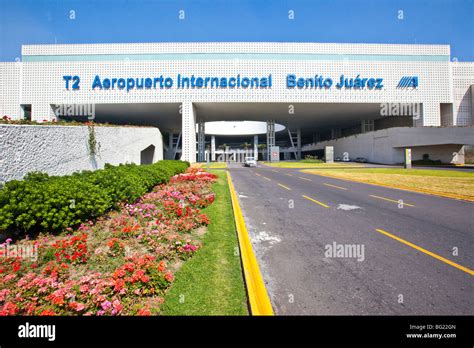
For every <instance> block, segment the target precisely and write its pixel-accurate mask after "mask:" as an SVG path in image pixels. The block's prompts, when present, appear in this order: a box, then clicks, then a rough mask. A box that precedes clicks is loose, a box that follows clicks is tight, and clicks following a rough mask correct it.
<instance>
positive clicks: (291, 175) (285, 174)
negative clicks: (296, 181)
mask: <svg viewBox="0 0 474 348" xmlns="http://www.w3.org/2000/svg"><path fill="white" fill-rule="evenodd" d="M285 175H288V176H293V174H288V173H285Z"/></svg>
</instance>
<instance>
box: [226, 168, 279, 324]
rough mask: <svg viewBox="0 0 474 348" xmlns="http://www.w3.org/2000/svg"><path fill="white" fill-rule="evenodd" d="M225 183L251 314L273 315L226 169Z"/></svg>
mask: <svg viewBox="0 0 474 348" xmlns="http://www.w3.org/2000/svg"><path fill="white" fill-rule="evenodd" d="M227 183H228V185H229V191H230V197H231V201H232V208H233V211H234V218H235V227H236V228H237V236H238V240H239V248H240V257H241V261H242V267H243V269H244V278H245V284H246V287H247V295H248V298H249V303H250V312H251V314H252V315H274V314H273V309H272V305H271V303H270V298H269V296H268V293H267V289H266V287H265V283H264V281H263V278H262V274H261V273H260V267H259V266H258V262H257V259H256V257H255V253H254V252H253V248H252V244H251V242H250V237H249V234H248V231H247V227H246V226H245V221H244V217H243V215H242V210H241V208H240V205H239V200H238V198H237V194H236V193H235V189H234V185H233V183H232V178H231V175H230V173H229V172H228V171H227Z"/></svg>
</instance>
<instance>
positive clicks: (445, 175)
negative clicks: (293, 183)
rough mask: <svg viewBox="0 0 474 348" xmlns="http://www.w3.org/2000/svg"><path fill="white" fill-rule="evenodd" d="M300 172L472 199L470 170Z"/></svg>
mask: <svg viewBox="0 0 474 348" xmlns="http://www.w3.org/2000/svg"><path fill="white" fill-rule="evenodd" d="M302 172H304V173H308V174H316V175H323V176H330V177H334V178H339V179H345V180H354V181H359V182H364V183H368V184H375V185H383V186H392V187H395V188H401V189H408V190H413V191H420V192H421V191H430V192H431V193H433V194H436V193H438V194H440V195H443V194H445V195H453V196H459V198H461V199H463V198H465V199H469V200H472V199H474V173H471V172H460V171H454V170H430V169H410V170H406V169H400V168H360V169H341V170H317V169H307V170H303V171H302Z"/></svg>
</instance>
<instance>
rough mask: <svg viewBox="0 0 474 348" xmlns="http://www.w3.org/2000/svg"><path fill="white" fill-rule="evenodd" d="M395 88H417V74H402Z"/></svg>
mask: <svg viewBox="0 0 474 348" xmlns="http://www.w3.org/2000/svg"><path fill="white" fill-rule="evenodd" d="M397 88H418V76H403V77H402V78H401V79H400V81H399V82H398V85H397Z"/></svg>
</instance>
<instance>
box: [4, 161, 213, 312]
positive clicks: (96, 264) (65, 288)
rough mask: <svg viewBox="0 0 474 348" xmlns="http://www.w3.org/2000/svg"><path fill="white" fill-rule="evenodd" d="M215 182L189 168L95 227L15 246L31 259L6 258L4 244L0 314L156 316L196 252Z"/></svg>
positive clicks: (26, 240) (86, 227)
mask: <svg viewBox="0 0 474 348" xmlns="http://www.w3.org/2000/svg"><path fill="white" fill-rule="evenodd" d="M214 181H215V176H214V175H212V174H209V173H205V172H202V171H199V170H198V169H192V168H189V169H188V171H187V172H186V173H184V174H178V175H175V176H173V177H172V178H171V180H170V181H169V183H167V184H161V185H158V186H156V187H155V188H154V189H153V191H152V192H150V193H147V194H145V195H143V196H142V197H141V198H140V199H138V200H137V201H136V202H135V203H133V204H126V203H123V204H121V205H120V207H119V209H118V210H117V211H113V212H111V213H109V214H108V215H107V216H104V217H102V218H99V219H98V220H97V221H96V222H95V223H94V222H92V221H90V222H88V223H84V224H81V225H80V226H79V228H77V229H76V230H73V229H71V228H68V233H67V234H62V235H59V236H52V235H50V234H40V235H39V236H38V238H36V239H35V240H29V239H23V240H21V241H18V242H16V243H15V247H16V248H17V250H20V249H21V248H22V247H26V246H29V247H34V248H36V250H37V259H34V258H22V257H18V256H17V257H15V256H12V255H6V253H5V250H6V249H5V247H6V245H5V243H4V244H3V245H1V247H2V249H0V284H1V285H0V315H99V316H100V315H150V314H158V313H159V308H160V305H161V304H162V303H163V295H164V293H165V292H166V291H167V289H168V288H169V287H170V285H171V283H172V282H173V280H174V275H173V273H174V271H176V269H178V267H179V266H180V265H181V264H182V262H184V261H185V260H186V259H188V258H189V257H191V256H192V255H193V254H194V253H195V252H196V251H197V250H198V249H199V247H200V246H201V242H200V236H201V235H202V232H203V229H202V228H203V227H204V226H206V225H207V224H208V223H209V219H208V217H207V216H206V215H205V214H202V213H201V211H200V210H201V209H202V208H204V207H206V206H208V205H210V204H211V203H212V202H213V201H214V193H213V192H211V184H212V183H213V182H214ZM9 242H10V240H8V241H7V243H9ZM10 246H11V245H10Z"/></svg>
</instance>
